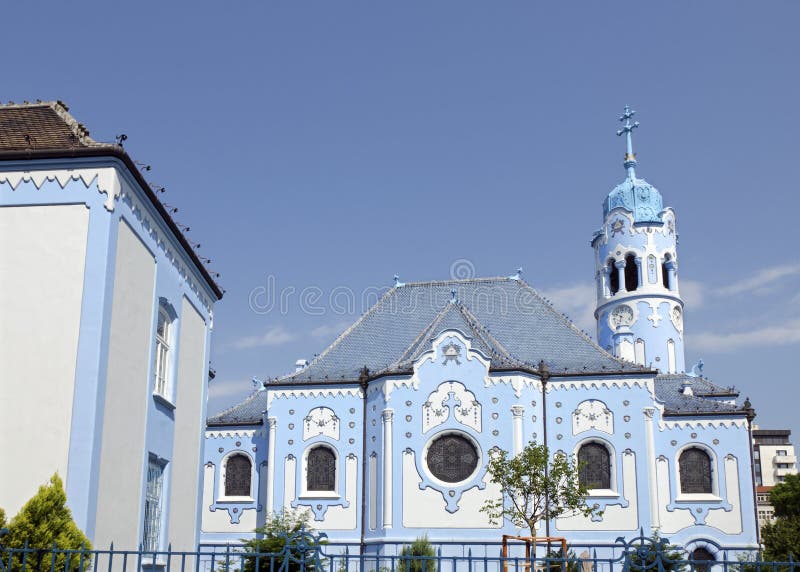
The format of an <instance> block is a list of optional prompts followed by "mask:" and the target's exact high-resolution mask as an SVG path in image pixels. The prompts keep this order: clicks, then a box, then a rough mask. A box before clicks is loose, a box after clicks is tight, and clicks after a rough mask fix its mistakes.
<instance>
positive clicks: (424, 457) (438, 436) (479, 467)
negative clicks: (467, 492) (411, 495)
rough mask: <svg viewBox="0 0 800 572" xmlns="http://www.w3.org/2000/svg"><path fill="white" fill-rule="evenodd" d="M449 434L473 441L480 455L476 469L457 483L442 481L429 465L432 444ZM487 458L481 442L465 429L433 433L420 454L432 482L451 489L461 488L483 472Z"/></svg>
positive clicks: (422, 463)
mask: <svg viewBox="0 0 800 572" xmlns="http://www.w3.org/2000/svg"><path fill="white" fill-rule="evenodd" d="M448 435H456V436H458V437H463V438H464V439H466V440H467V441H469V442H470V443H472V446H473V447H474V449H475V453H476V454H477V456H478V460H477V462H476V463H475V469H474V470H473V471H472V473H471V474H470V475H469V476H468V477H467V478H466V479H464V480H463V481H458V482H455V483H448V482H445V481H442V480H441V479H439V478H437V477H436V475H434V474H433V472H432V471H431V469H430V467H429V466H428V450H429V449H430V448H431V445H433V444H434V443H435V442H436V441H438V440H439V439H441V438H443V437H447V436H448ZM485 459H486V455H485V454H484V452H483V449H482V448H481V446H480V444H479V443H478V440H477V439H475V438H474V437H473V436H472V435H470V434H469V433H467V432H465V431H459V430H457V429H444V430H442V431H439V432H438V433H435V434H433V435H431V436H430V438H429V439H428V441H427V442H426V443H425V446H424V447H423V448H422V453H421V455H420V461H421V465H422V467H423V468H424V470H425V473H426V475H427V477H428V479H430V480H431V482H433V483H435V484H437V485H439V486H441V487H446V488H449V489H455V488H460V487H463V486H465V485H467V484H468V483H470V482H472V481H474V480H475V478H476V477H477V476H478V475H479V474H480V473H481V470H482V469H483V468H484V466H485Z"/></svg>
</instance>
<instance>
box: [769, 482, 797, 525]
mask: <svg viewBox="0 0 800 572" xmlns="http://www.w3.org/2000/svg"><path fill="white" fill-rule="evenodd" d="M769 502H770V503H772V506H774V507H775V516H776V517H782V516H800V475H786V478H785V480H784V481H783V482H782V483H780V484H778V485H776V486H775V488H774V489H772V491H770V493H769Z"/></svg>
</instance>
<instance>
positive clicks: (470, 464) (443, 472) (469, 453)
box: [425, 433, 478, 483]
mask: <svg viewBox="0 0 800 572" xmlns="http://www.w3.org/2000/svg"><path fill="white" fill-rule="evenodd" d="M425 461H426V463H427V464H428V470H429V471H430V472H431V474H432V475H433V476H434V477H436V478H437V479H439V480H440V481H442V482H445V483H459V482H461V481H464V480H466V479H468V478H469V477H470V475H472V473H474V472H475V469H476V468H477V467H478V451H477V449H476V448H475V445H473V443H472V441H470V440H469V439H467V438H466V437H464V436H462V435H455V434H452V433H448V434H447V435H443V436H441V437H438V438H436V439H434V441H433V442H432V443H431V444H430V446H429V447H428V454H427V455H426V456H425Z"/></svg>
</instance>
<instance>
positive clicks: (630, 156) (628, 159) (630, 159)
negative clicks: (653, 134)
mask: <svg viewBox="0 0 800 572" xmlns="http://www.w3.org/2000/svg"><path fill="white" fill-rule="evenodd" d="M635 114H636V112H635V111H634V110H632V109H631V107H630V106H629V105H626V106H625V112H624V113H623V114H622V115H620V116H619V120H620V121H624V122H625V124H624V125H623V126H622V129H619V130H618V131H617V135H618V136H619V135H622V134H623V133H624V134H625V139H626V140H627V143H628V150H627V153H625V163H624V165H625V168H626V169H627V170H628V178H629V179H630V180H631V181H633V180H634V177H635V175H636V173H635V172H634V167H636V155H635V154H634V153H633V140H632V139H631V132H633V130H634V129H636V128H637V127H639V122H638V121H634V122H633V123H631V117H633V116H634V115H635Z"/></svg>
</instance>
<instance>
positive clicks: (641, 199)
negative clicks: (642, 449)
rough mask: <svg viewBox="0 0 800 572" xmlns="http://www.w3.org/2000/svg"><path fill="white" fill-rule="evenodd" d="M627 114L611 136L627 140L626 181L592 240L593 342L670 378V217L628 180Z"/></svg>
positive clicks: (674, 285) (677, 326) (677, 339)
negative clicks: (594, 290)
mask: <svg viewBox="0 0 800 572" xmlns="http://www.w3.org/2000/svg"><path fill="white" fill-rule="evenodd" d="M634 113H635V112H634V111H632V110H631V109H630V108H629V107H625V113H623V115H622V117H620V121H623V122H624V123H623V127H622V129H620V130H619V131H617V135H625V138H626V142H627V152H626V154H625V163H624V165H625V169H626V171H627V177H626V178H625V180H624V181H623V182H622V183H620V184H619V185H617V186H616V187H615V188H614V190H612V191H611V192H610V193H609V194H608V196H607V197H606V199H605V201H604V202H603V226H602V227H601V228H600V229H599V230H598V231H596V232H595V233H594V236H593V237H592V246H593V247H594V249H595V278H596V280H597V306H596V309H595V312H594V315H595V318H596V319H597V340H598V343H599V344H600V345H601V346H603V347H605V348H606V349H607V350H608V351H609V352H611V353H612V354H614V355H616V356H617V357H620V358H623V359H627V360H629V361H632V362H636V363H639V364H641V365H645V366H649V367H652V368H654V369H658V370H661V371H662V372H664V373H676V372H680V371H683V370H684V367H685V366H684V355H683V300H681V297H680V293H679V291H678V274H677V271H678V258H677V233H676V230H675V213H674V212H673V210H672V209H671V208H669V207H666V208H665V207H664V204H663V199H662V197H661V193H660V192H658V190H657V189H656V188H655V187H654V186H653V185H651V184H650V183H648V182H647V181H645V180H644V179H639V178H637V177H636V155H635V154H634V153H633V145H632V141H631V133H632V132H633V130H634V129H635V128H637V127H638V126H639V123H638V122H633V123H631V118H632V117H633V114H634Z"/></svg>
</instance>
